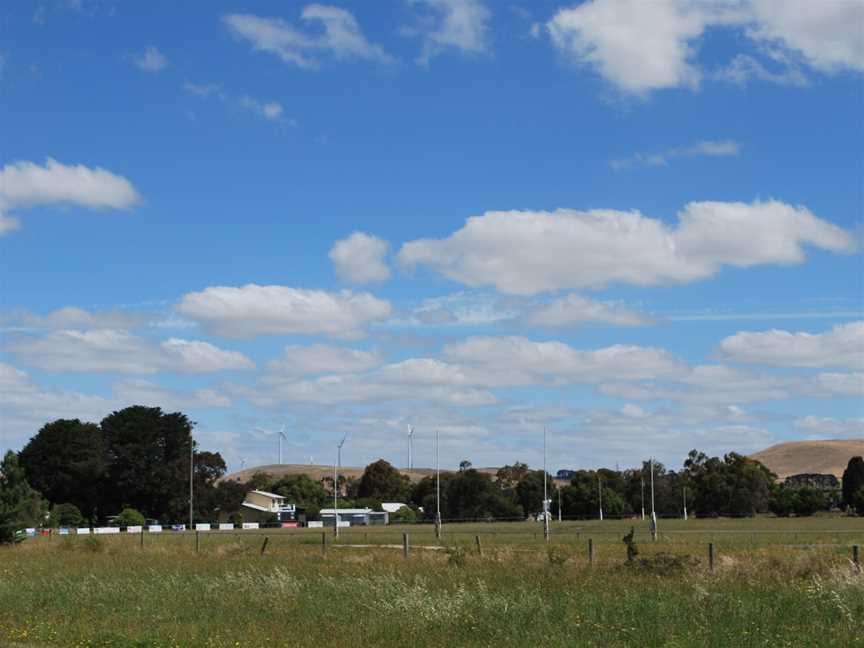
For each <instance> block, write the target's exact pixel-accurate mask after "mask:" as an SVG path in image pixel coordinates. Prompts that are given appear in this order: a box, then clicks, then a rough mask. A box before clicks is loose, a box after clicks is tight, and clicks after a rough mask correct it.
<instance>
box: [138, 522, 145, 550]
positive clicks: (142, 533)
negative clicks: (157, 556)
mask: <svg viewBox="0 0 864 648" xmlns="http://www.w3.org/2000/svg"><path fill="white" fill-rule="evenodd" d="M139 544H140V547H141V549H143V548H144V527H143V526H142V527H141V541H140V543H139Z"/></svg>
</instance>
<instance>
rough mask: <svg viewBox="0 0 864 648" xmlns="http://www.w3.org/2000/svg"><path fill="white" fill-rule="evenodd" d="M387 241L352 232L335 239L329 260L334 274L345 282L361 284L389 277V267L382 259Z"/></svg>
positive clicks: (385, 252)
mask: <svg viewBox="0 0 864 648" xmlns="http://www.w3.org/2000/svg"><path fill="white" fill-rule="evenodd" d="M387 247H388V246H387V242H386V241H383V240H381V239H380V238H378V237H377V236H372V235H370V234H365V233H364V232H354V233H353V234H351V236H349V237H348V238H344V239H341V240H339V241H336V243H335V244H334V245H333V247H332V248H331V249H330V261H332V262H333V267H334V269H335V270H336V275H337V276H338V277H339V279H341V280H342V281H344V282H346V283H354V284H362V283H371V282H374V281H384V280H386V279H389V278H390V268H389V267H388V266H387V263H386V262H385V261H384V257H385V256H386V254H387Z"/></svg>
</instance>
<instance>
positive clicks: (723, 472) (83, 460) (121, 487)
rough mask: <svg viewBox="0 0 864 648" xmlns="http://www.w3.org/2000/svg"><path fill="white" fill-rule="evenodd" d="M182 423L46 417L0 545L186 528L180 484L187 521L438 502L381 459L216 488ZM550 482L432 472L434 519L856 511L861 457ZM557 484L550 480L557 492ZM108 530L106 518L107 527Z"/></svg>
mask: <svg viewBox="0 0 864 648" xmlns="http://www.w3.org/2000/svg"><path fill="white" fill-rule="evenodd" d="M193 427H194V423H193V422H192V421H190V420H189V419H188V418H187V417H186V416H185V415H184V414H182V413H179V412H175V413H166V412H163V411H162V410H161V409H160V408H158V407H143V406H132V407H127V408H125V409H122V410H119V411H117V412H113V413H112V414H110V415H108V416H106V417H105V418H104V419H103V420H102V421H101V422H100V423H98V424H96V423H86V422H82V421H80V420H78V419H59V420H56V421H53V422H51V423H47V424H46V425H44V426H43V427H42V428H41V429H40V430H39V431H38V432H37V434H36V435H35V436H33V438H31V439H30V441H29V442H28V443H27V444H26V445H25V446H24V448H23V449H22V450H21V451H20V452H19V453H15V452H12V451H10V452H8V453H7V454H6V456H5V457H4V458H3V461H2V464H0V541H3V540H4V539H6V540H8V539H10V538H11V537H12V534H13V533H14V530H15V529H20V528H23V527H30V526H46V525H50V526H78V525H82V524H93V525H95V524H101V523H103V522H105V521H106V520H107V519H108V518H109V517H111V518H112V519H115V520H116V518H117V516H119V520H120V523H125V524H141V523H144V522H145V521H146V520H148V519H152V520H162V521H168V522H176V521H179V520H186V519H188V515H189V478H190V470H191V471H192V480H193V487H194V493H195V497H194V498H193V511H192V514H193V518H194V521H201V522H214V521H216V520H217V518H219V517H220V515H221V516H225V517H229V516H230V517H229V519H232V520H233V521H241V513H240V510H241V504H242V502H243V500H244V498H245V495H246V493H247V492H249V491H250V490H253V489H258V490H268V491H271V492H274V493H277V494H279V495H282V496H284V497H285V498H286V500H287V501H289V502H291V503H293V504H296V505H297V506H298V507H300V508H301V509H303V510H304V511H305V514H306V517H307V519H315V518H317V517H318V514H319V511H320V509H322V508H325V507H328V506H332V502H333V492H334V488H335V489H337V490H338V492H339V506H340V507H345V508H347V507H369V508H373V509H380V506H381V503H383V502H400V503H404V504H406V506H405V507H404V508H403V509H401V510H400V511H399V512H397V513H395V514H392V515H391V519H392V520H393V521H405V522H413V521H420V520H431V519H433V518H434V516H435V514H436V511H437V506H438V501H439V497H438V489H439V482H438V481H437V480H436V478H435V477H434V476H429V477H425V478H423V479H421V480H420V481H418V482H417V483H413V484H412V483H411V481H410V480H409V478H408V477H407V476H406V475H404V474H402V473H401V472H400V471H399V470H397V469H396V468H394V467H393V466H392V465H391V464H389V463H388V462H387V461H384V460H383V459H380V460H378V461H376V462H373V463H371V464H369V465H368V466H366V469H365V470H364V472H363V475H362V476H361V477H360V478H350V477H345V476H344V475H338V476H337V480H336V483H335V484H334V483H333V478H332V477H327V478H324V479H322V480H320V481H319V480H315V479H312V478H311V477H309V476H308V475H302V474H300V475H289V476H284V477H273V476H271V475H268V474H264V473H257V474H255V475H253V476H252V478H251V479H250V480H248V481H247V482H237V481H233V480H223V479H220V478H221V477H223V476H224V474H225V471H226V465H225V461H224V460H223V459H222V457H221V455H220V454H219V453H218V452H208V451H203V450H199V449H198V448H197V446H196V444H195V441H194V439H193V437H192V429H193ZM559 475H561V476H565V477H566V479H564V480H561V479H558V480H555V479H553V477H552V476H551V475H548V474H545V473H544V472H543V471H542V470H531V469H530V468H529V467H528V466H527V464H524V463H518V462H517V463H515V464H512V465H507V466H503V467H502V468H500V469H498V471H497V473H496V474H495V475H494V476H493V475H490V474H488V473H485V472H481V471H478V470H475V469H474V468H472V467H471V463H470V462H469V461H463V462H462V463H461V464H460V467H459V470H458V471H453V472H449V471H448V472H442V473H441V475H440V510H441V516H442V518H443V519H445V520H479V519H513V520H517V519H525V518H526V517H531V516H536V515H537V514H541V513H542V511H543V510H544V503H543V492H544V481H545V484H546V490H547V493H548V497H549V500H551V501H549V502H548V510H549V511H550V513H551V514H552V515H553V516H558V515H559V513H560V514H561V516H562V517H564V518H589V517H598V516H599V515H600V511H601V508H602V511H603V515H604V516H607V517H621V516H634V515H640V514H641V513H642V511H643V510H646V511H647V512H649V513H650V511H651V501H650V487H651V483H652V481H653V507H654V510H655V511H656V513H657V515H659V516H664V517H669V516H680V515H681V514H682V513H683V511H684V507H685V506H686V507H687V510H688V512H689V513H690V514H691V515H696V516H699V517H713V516H736V517H737V516H752V515H756V514H760V513H768V512H771V513H774V514H775V515H778V516H789V515H798V516H802V515H812V514H813V513H815V512H817V511H820V510H826V509H829V508H832V507H838V506H845V507H848V508H849V509H851V510H857V512H858V513H859V514H861V515H864V459H862V458H861V457H853V458H852V459H851V460H850V462H849V465H848V467H847V469H846V471H845V473H844V475H843V481H842V490H841V491H839V492H837V493H832V492H825V491H822V490H817V489H814V488H808V487H803V488H789V487H784V486H782V485H779V484H778V483H777V479H776V475H774V474H773V473H772V472H771V471H770V470H768V469H767V468H766V467H765V466H764V465H762V464H761V463H759V462H758V461H755V460H753V459H750V458H748V457H745V456H743V455H739V454H737V453H734V452H732V453H729V454H727V455H725V456H723V457H722V458H720V457H709V456H707V455H705V454H704V453H701V452H698V451H696V450H693V451H691V452H690V454H689V455H688V456H687V458H686V459H685V461H684V463H683V467H682V469H681V470H679V471H674V470H668V469H667V468H666V467H665V466H664V465H663V464H662V463H659V462H653V463H649V462H644V463H643V464H642V465H641V466H639V467H637V468H631V469H626V470H620V471H619V470H611V469H608V468H600V469H598V470H570V471H560V472H559ZM562 482H563V483H562ZM115 523H118V522H116V521H115Z"/></svg>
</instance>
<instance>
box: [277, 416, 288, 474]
mask: <svg viewBox="0 0 864 648" xmlns="http://www.w3.org/2000/svg"><path fill="white" fill-rule="evenodd" d="M283 440H285V441H287V440H288V437H287V436H286V435H285V426H284V425H283V426H282V429H281V430H279V465H280V466H281V465H282V441H283Z"/></svg>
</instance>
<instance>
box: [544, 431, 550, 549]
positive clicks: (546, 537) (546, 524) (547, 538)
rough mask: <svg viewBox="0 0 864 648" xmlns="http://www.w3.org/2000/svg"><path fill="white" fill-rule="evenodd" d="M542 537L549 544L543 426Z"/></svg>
mask: <svg viewBox="0 0 864 648" xmlns="http://www.w3.org/2000/svg"><path fill="white" fill-rule="evenodd" d="M543 537H544V538H545V539H546V542H549V498H548V497H547V494H546V426H543Z"/></svg>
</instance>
